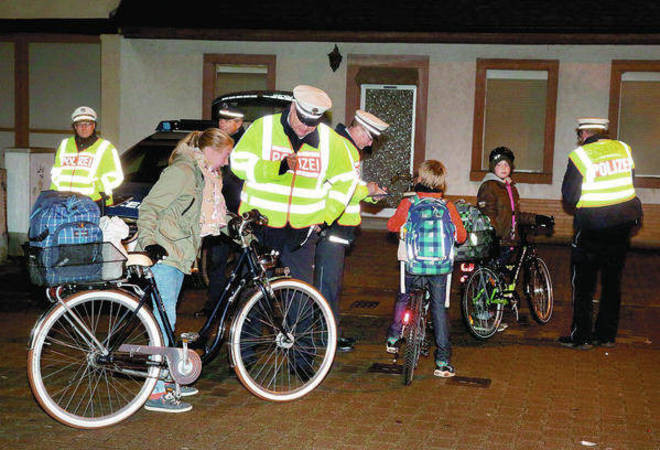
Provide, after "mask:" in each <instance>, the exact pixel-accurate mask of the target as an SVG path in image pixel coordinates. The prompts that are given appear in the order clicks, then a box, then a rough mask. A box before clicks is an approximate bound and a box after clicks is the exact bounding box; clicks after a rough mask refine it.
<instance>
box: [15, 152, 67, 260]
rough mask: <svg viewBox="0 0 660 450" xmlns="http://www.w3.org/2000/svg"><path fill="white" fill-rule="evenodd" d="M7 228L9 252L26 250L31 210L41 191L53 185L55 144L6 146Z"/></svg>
mask: <svg viewBox="0 0 660 450" xmlns="http://www.w3.org/2000/svg"><path fill="white" fill-rule="evenodd" d="M4 156H5V157H4V167H5V169H6V170H7V231H8V235H9V248H8V253H9V255H10V256H20V255H22V254H23V250H22V248H21V245H23V243H25V241H27V233H28V228H29V226H30V210H31V209H32V205H33V204H34V202H35V201H36V200H37V197H38V196H39V193H40V192H41V191H43V190H47V189H48V188H49V187H50V169H51V168H52V167H53V163H54V162H55V149H54V148H7V149H5V150H4Z"/></svg>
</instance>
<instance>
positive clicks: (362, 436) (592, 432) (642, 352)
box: [0, 232, 660, 449]
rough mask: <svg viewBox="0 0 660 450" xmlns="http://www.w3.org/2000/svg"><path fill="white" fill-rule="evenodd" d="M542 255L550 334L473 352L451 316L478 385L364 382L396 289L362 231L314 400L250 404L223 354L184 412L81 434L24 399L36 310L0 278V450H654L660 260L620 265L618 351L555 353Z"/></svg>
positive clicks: (562, 279) (505, 339)
mask: <svg viewBox="0 0 660 450" xmlns="http://www.w3.org/2000/svg"><path fill="white" fill-rule="evenodd" d="M540 251H541V253H542V255H543V256H544V257H545V258H546V260H547V261H548V262H549V265H550V270H551V272H552V275H553V281H554V285H555V295H556V300H555V302H556V303H555V305H556V307H555V313H554V315H553V319H552V321H551V322H550V323H549V324H548V325H546V326H539V325H537V324H536V323H535V322H533V321H532V320H531V318H530V320H527V321H524V322H523V323H515V320H514V318H513V317H512V316H506V317H505V320H506V321H508V322H509V324H510V328H509V329H508V330H507V331H506V332H504V333H498V335H497V336H495V337H494V338H493V339H491V340H490V341H488V342H486V343H482V342H477V341H475V340H474V339H473V338H472V337H470V336H469V335H468V333H467V332H466V331H465V327H464V325H463V323H462V322H461V319H460V310H459V308H458V302H457V301H455V302H454V303H453V304H452V307H451V317H452V335H451V338H452V342H453V343H454V357H453V362H454V364H455V366H456V368H457V372H458V374H459V375H461V376H464V377H473V378H480V379H487V380H490V384H489V385H488V386H487V387H476V386H475V385H469V384H468V385H464V384H461V383H456V382H454V381H446V380H440V379H438V378H435V377H433V375H432V370H433V363H432V360H431V359H423V360H422V361H421V365H420V368H419V370H418V375H417V376H416V378H415V380H414V382H413V384H412V385H411V386H408V387H404V386H402V385H401V383H400V380H399V377H398V376H396V375H388V374H383V373H372V372H369V368H370V367H371V366H372V364H373V363H389V362H391V360H389V359H388V357H387V355H386V354H385V353H384V351H383V339H384V336H385V328H386V327H387V324H388V321H389V319H390V317H389V315H390V313H391V308H392V301H393V298H394V293H395V292H396V288H397V282H398V281H397V265H396V262H395V256H394V255H395V253H396V246H395V243H393V242H391V241H389V240H388V239H387V238H386V236H385V235H384V234H381V233H376V232H368V233H364V234H363V235H362V236H361V237H360V238H359V240H358V243H357V245H356V247H355V249H354V250H353V252H352V254H351V255H350V257H349V258H348V260H347V270H346V279H345V284H346V288H345V290H344V294H345V295H344V296H343V298H342V309H343V311H345V312H346V314H345V315H344V316H343V322H342V324H343V328H344V330H345V334H347V335H352V336H357V337H358V338H359V340H360V343H359V345H358V346H357V348H356V350H355V351H354V352H352V353H340V354H338V355H337V358H336V362H335V365H334V367H333V370H332V372H331V373H330V375H329V376H328V378H327V379H326V380H325V381H324V383H323V384H322V385H321V386H320V387H319V388H318V389H317V390H316V391H315V392H313V393H311V394H310V395H308V396H307V397H305V398H304V399H302V400H299V401H296V402H292V403H287V404H274V403H268V402H265V401H262V400H259V399H257V398H256V397H254V396H252V395H251V394H249V393H248V392H247V391H246V390H245V389H244V388H243V387H242V386H241V385H240V384H239V382H238V381H237V380H236V378H235V377H234V376H233V375H232V373H231V372H230V371H229V369H228V367H227V364H226V360H225V359H224V358H223V357H222V355H221V357H218V358H217V359H216V360H215V361H213V362H212V363H211V364H210V365H208V366H207V367H205V369H204V373H203V375H202V377H201V379H200V380H199V381H198V383H197V386H198V387H199V389H200V391H201V393H200V395H198V396H196V397H193V398H192V403H193V405H194V409H193V411H192V412H190V413H187V414H183V415H177V416H174V415H164V414H158V413H152V412H148V411H144V410H143V411H140V412H138V413H137V414H135V415H134V416H133V417H131V418H130V419H128V420H127V421H125V422H124V423H122V424H119V425H117V426H114V427H112V428H108V429H104V430H99V431H91V432H90V431H79V430H74V429H70V428H67V427H64V426H62V425H59V424H58V423H57V422H55V421H54V420H52V419H50V418H49V417H48V416H47V415H46V414H45V413H44V412H43V411H41V409H40V408H39V406H38V405H37V404H36V402H35V401H34V400H33V397H32V395H31V393H30V391H29V388H28V385H27V379H26V375H25V373H26V371H25V357H26V348H25V343H26V341H27V339H28V336H29V332H30V328H31V327H32V325H33V323H34V321H35V320H36V318H37V317H38V316H39V314H40V312H41V311H42V310H43V305H42V304H41V303H40V302H41V300H40V298H39V293H38V292H37V291H30V289H29V288H28V287H27V286H26V285H25V281H24V275H23V274H22V271H21V268H20V266H18V265H15V266H12V265H6V266H3V267H1V268H0V344H2V346H3V358H2V359H1V360H0V381H1V383H0V448H91V447H94V448H118V447H119V448H124V447H132V448H189V449H193V448H234V447H244V448H285V447H286V448H288V447H293V448H473V449H481V448H578V447H582V446H583V445H585V444H587V445H594V446H596V447H597V448H603V449H604V448H612V449H625V448H630V449H653V448H655V449H657V448H660V406H658V405H660V388H658V386H660V370H659V369H660V328H659V327H658V326H657V323H658V320H659V319H660V295H659V294H658V292H657V287H656V283H657V280H658V264H659V263H660V255H658V254H657V253H653V252H648V251H637V252H633V253H632V254H631V257H630V258H629V261H628V265H627V269H626V273H625V277H624V286H625V289H624V298H623V307H622V319H621V330H620V333H619V338H618V343H617V347H616V348H614V349H608V350H605V349H594V350H591V351H573V350H568V349H564V348H561V347H558V346H557V345H556V344H555V343H554V340H555V339H556V337H557V336H558V335H559V334H563V333H565V332H566V331H567V330H568V326H569V322H570V286H569V284H568V266H567V257H568V252H567V251H566V249H565V248H563V247H552V246H544V247H542V248H541V249H540ZM455 294H456V292H455ZM203 297H204V292H203V291H201V290H195V289H190V288H189V289H187V290H186V292H185V298H184V300H183V302H182V303H181V305H180V308H179V314H180V317H181V322H180V323H181V325H182V326H181V328H182V329H183V328H184V327H189V328H194V325H195V323H194V322H195V319H194V318H193V316H192V312H193V311H195V310H196V309H197V308H198V307H199V305H200V304H201V302H203ZM453 298H454V299H457V297H456V295H454V297H453ZM376 302H378V303H377V304H375V303H376ZM522 311H523V314H525V316H527V314H528V313H527V310H526V309H525V308H524V307H523V309H522ZM525 318H527V317H525ZM530 322H531V323H530ZM578 385H579V386H578ZM590 443H591V444H590Z"/></svg>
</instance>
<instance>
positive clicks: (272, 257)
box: [259, 250, 280, 270]
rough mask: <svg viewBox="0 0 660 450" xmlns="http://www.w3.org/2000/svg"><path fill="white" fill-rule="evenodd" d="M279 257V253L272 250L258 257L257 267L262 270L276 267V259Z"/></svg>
mask: <svg viewBox="0 0 660 450" xmlns="http://www.w3.org/2000/svg"><path fill="white" fill-rule="evenodd" d="M279 255H280V254H279V252H278V251H276V250H272V251H271V252H270V253H268V254H265V255H261V256H259V265H260V266H261V268H262V269H264V270H267V269H272V268H273V267H275V266H276V265H277V258H278V256H279Z"/></svg>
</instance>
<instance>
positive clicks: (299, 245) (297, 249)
mask: <svg viewBox="0 0 660 450" xmlns="http://www.w3.org/2000/svg"><path fill="white" fill-rule="evenodd" d="M257 235H258V237H259V241H260V242H261V243H262V244H263V245H264V246H266V247H267V248H272V249H275V250H277V251H279V252H280V263H281V265H282V266H286V267H288V268H289V270H290V271H291V277H293V278H297V279H299V280H302V281H305V282H307V283H309V284H314V253H315V250H316V242H317V241H318V233H316V232H314V231H312V232H311V233H309V228H304V229H294V228H289V227H285V228H270V227H264V228H263V229H261V230H259V232H258V234H257Z"/></svg>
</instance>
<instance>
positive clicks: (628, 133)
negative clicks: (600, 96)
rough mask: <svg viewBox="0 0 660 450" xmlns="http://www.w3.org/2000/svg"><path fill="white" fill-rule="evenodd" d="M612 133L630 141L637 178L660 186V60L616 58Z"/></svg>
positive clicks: (642, 183)
mask: <svg viewBox="0 0 660 450" xmlns="http://www.w3.org/2000/svg"><path fill="white" fill-rule="evenodd" d="M611 77H612V78H611V85H610V136H611V137H613V138H617V139H619V140H621V141H623V142H625V143H627V144H628V145H630V147H631V149H632V153H633V159H634V160H635V178H636V180H635V182H636V184H637V186H640V187H652V188H658V187H660V158H658V150H660V61H613V62H612V75H611Z"/></svg>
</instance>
